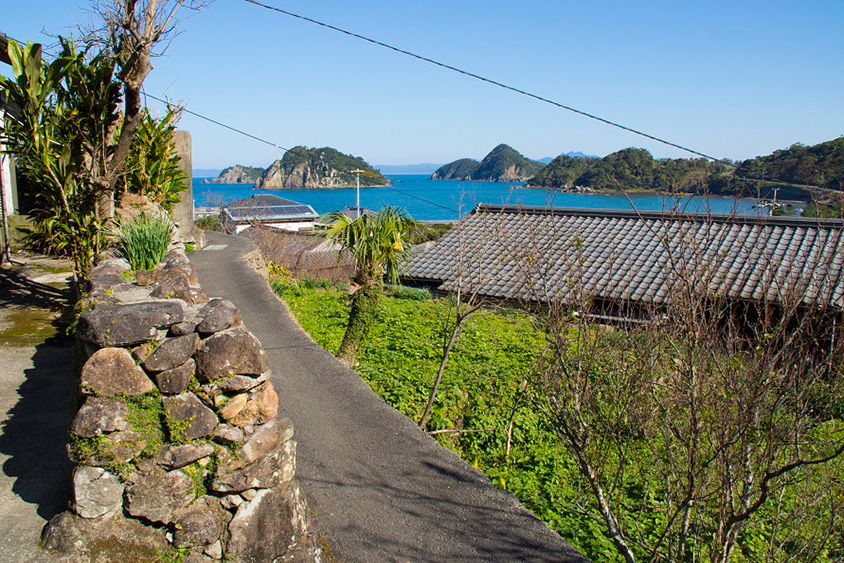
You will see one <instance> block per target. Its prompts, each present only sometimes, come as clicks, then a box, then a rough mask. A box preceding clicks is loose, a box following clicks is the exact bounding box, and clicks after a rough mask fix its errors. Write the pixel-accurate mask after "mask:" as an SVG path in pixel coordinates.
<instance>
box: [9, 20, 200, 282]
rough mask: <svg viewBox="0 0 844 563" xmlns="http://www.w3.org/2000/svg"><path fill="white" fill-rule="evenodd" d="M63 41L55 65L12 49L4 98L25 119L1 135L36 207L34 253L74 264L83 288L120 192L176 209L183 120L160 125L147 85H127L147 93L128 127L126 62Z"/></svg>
mask: <svg viewBox="0 0 844 563" xmlns="http://www.w3.org/2000/svg"><path fill="white" fill-rule="evenodd" d="M118 35H120V34H118ZM59 42H60V46H61V53H60V54H59V56H58V57H57V58H56V59H55V60H54V61H53V62H51V63H49V64H46V63H45V61H44V60H43V59H42V56H41V46H40V45H34V44H32V43H29V44H27V45H26V47H25V48H24V49H21V48H20V46H19V45H18V44H17V43H15V42H14V41H10V42H9V57H10V59H11V60H12V67H13V74H14V78H13V79H12V78H6V77H0V89H2V90H3V91H4V93H5V94H6V95H7V97H8V99H9V102H10V103H11V104H13V105H15V106H16V107H18V108H20V112H15V113H9V114H7V121H6V122H5V123H4V124H2V125H1V126H0V127H2V128H0V136H2V140H3V142H4V143H5V144H7V145H8V147H9V150H10V151H11V152H13V153H14V154H15V156H16V158H17V166H18V172H19V179H20V180H22V181H21V182H20V184H19V185H20V186H21V191H22V193H21V201H22V202H25V203H24V207H26V206H29V208H28V209H25V211H27V212H28V213H29V214H30V221H31V226H30V227H29V229H28V232H27V236H26V244H27V246H29V247H30V248H33V249H35V250H38V251H43V252H47V253H55V254H64V255H69V256H70V257H71V258H72V259H73V262H74V274H75V276H76V278H77V281H79V280H80V279H81V278H82V277H83V276H84V275H85V272H87V271H88V270H89V269H90V268H91V266H93V264H94V262H95V261H96V259H97V257H98V256H99V253H100V251H101V250H102V249H103V247H104V244H105V242H106V240H105V230H106V229H107V227H108V226H109V225H108V223H109V221H110V219H111V217H112V215H113V213H114V196H115V191H116V190H117V191H120V190H123V191H129V192H133V193H139V194H142V195H145V196H147V197H149V198H150V200H152V201H154V202H157V203H159V204H160V205H161V206H162V208H164V209H170V208H172V206H173V205H174V203H175V202H176V201H178V199H179V195H178V194H179V191H181V190H183V189H184V188H185V186H186V181H185V176H184V174H183V173H182V172H181V171H180V170H179V168H178V157H177V156H176V153H175V147H174V145H173V142H172V136H173V130H174V117H175V114H174V112H172V111H170V112H168V113H167V115H166V116H165V117H164V118H163V119H161V120H154V119H152V118H151V117H150V116H149V114H147V113H146V112H140V83H141V82H143V79H142V78H141V80H140V82H138V83H133V84H132V85H131V86H127V88H129V89H130V90H131V89H132V88H135V87H137V89H138V90H137V94H138V99H137V101H138V106H137V110H138V112H140V113H138V114H137V115H132V116H130V115H128V113H127V114H124V115H123V119H122V125H120V123H121V115H120V112H119V110H118V105H119V104H120V102H121V82H120V80H121V79H122V80H125V79H126V77H127V76H126V75H125V74H121V75H120V77H119V79H118V76H116V75H115V68H117V67H118V66H121V65H122V64H124V63H125V62H126V61H123V60H121V59H119V58H117V57H114V56H111V55H110V54H109V53H108V52H106V51H102V52H99V53H97V54H95V55H94V56H93V57H92V56H90V54H88V53H86V52H77V50H76V46H75V45H74V43H73V42H72V41H69V40H66V39H64V38H60V39H59ZM124 47H125V46H124ZM140 56H141V58H143V53H142V54H140ZM146 57H147V58H148V57H149V54H148V53H147V54H146ZM134 60H137V59H134ZM150 68H151V67H150ZM146 72H149V70H147V71H146ZM132 73H133V71H129V74H132ZM126 103H127V105H126V108H125V109H126V110H127V112H130V110H132V111H131V112H130V113H134V110H133V108H132V107H129V106H130V105H131V104H129V101H128V100H127V101H126ZM108 132H114V134H109V133H108ZM124 157H125V160H124ZM119 178H122V181H121V184H120V186H117V183H118V179H119ZM77 287H79V285H78V284H77Z"/></svg>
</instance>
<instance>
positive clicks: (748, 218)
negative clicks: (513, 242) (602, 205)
mask: <svg viewBox="0 0 844 563" xmlns="http://www.w3.org/2000/svg"><path fill="white" fill-rule="evenodd" d="M475 213H516V214H523V215H553V216H567V215H571V216H577V217H604V218H611V219H644V220H674V221H677V220H683V221H695V222H712V223H733V224H738V225H746V224H751V225H777V226H789V227H812V226H815V227H821V226H822V227H830V228H844V219H827V218H821V217H791V216H778V217H769V216H764V215H759V216H753V215H736V214H727V213H688V212H679V211H636V210H633V209H631V210H623V209H587V208H579V207H551V206H545V205H494V204H487V203H479V204H477V205H476V206H475V208H474V209H473V210H472V214H475Z"/></svg>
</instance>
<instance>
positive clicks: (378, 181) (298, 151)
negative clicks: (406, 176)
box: [203, 146, 389, 190]
mask: <svg viewBox="0 0 844 563" xmlns="http://www.w3.org/2000/svg"><path fill="white" fill-rule="evenodd" d="M353 170H362V171H363V172H362V173H361V174H360V185H361V187H367V188H369V187H376V186H386V185H388V184H389V182H388V180H387V179H386V178H385V177H384V176H383V175H382V174H381V172H379V171H378V170H376V169H374V168H373V167H372V166H371V165H370V164H369V163H367V162H366V161H365V160H364V159H362V158H361V157H359V156H352V155H350V154H344V153H342V152H340V151H338V150H337V149H333V148H331V147H323V148H308V147H302V146H298V147H293V148H292V149H290V150H289V151H287V152H286V153H284V156H283V157H282V158H280V159H279V160H276V161H275V162H273V163H272V164H270V166H269V167H267V168H266V169H264V168H253V167H249V166H241V165H240V164H237V165H235V166H231V167H229V168H226V169H225V170H223V171H222V172H221V173H220V175H219V176H218V177H216V178H214V179H213V180H205V181H203V183H205V184H253V185H254V187H255V189H263V190H274V189H301V188H313V189H316V188H352V187H354V186H355V174H354V173H353V172H352V171H353Z"/></svg>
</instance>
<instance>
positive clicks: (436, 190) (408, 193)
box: [193, 174, 760, 221]
mask: <svg viewBox="0 0 844 563" xmlns="http://www.w3.org/2000/svg"><path fill="white" fill-rule="evenodd" d="M389 178H390V180H391V181H392V185H391V186H389V187H381V188H361V190H360V204H361V206H362V207H367V208H369V209H373V210H375V211H378V210H380V209H382V208H384V207H386V206H388V205H392V206H394V207H402V208H404V209H405V210H406V211H407V212H408V213H409V214H410V215H411V217H413V218H414V219H417V220H420V221H450V220H455V219H458V218H459V217H460V216H462V215H465V214H467V213H469V212H471V211H472V209H473V208H474V207H475V205H476V204H478V203H490V204H507V205H553V206H555V207H575V208H580V209H617V210H630V209H636V210H638V211H683V212H687V213H728V214H738V215H757V214H759V213H760V211H759V210H757V209H753V205H754V204H755V203H757V200H754V199H734V198H729V197H716V196H707V197H698V196H688V195H685V196H666V195H655V194H629V195H625V194H573V193H562V192H558V191H554V190H543V189H536V188H526V187H525V184H524V183H517V182H516V183H514V182H461V181H456V180H436V181H434V180H431V179H430V176H428V175H425V174H402V175H394V176H389ZM202 180H203V178H194V180H193V200H194V204H195V205H196V207H208V206H218V205H223V204H226V203H229V202H231V201H234V200H237V199H242V198H245V197H249V196H250V195H253V194H259V193H269V194H275V195H278V196H280V197H283V198H286V199H291V200H293V201H296V202H299V203H306V204H308V205H310V206H311V207H313V208H314V210H315V211H316V212H317V213H320V214H322V213H328V212H329V211H339V210H341V209H343V208H344V207H349V206H353V205H355V189H354V188H334V189H284V190H255V189H252V186H251V185H250V184H203V183H202Z"/></svg>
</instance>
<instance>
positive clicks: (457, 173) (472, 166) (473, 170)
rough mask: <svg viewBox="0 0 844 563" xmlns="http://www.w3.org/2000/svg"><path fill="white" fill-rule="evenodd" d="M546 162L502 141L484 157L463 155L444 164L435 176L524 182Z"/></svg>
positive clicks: (436, 178)
mask: <svg viewBox="0 0 844 563" xmlns="http://www.w3.org/2000/svg"><path fill="white" fill-rule="evenodd" d="M544 166H545V165H544V164H542V163H541V162H537V161H535V160H530V159H529V158H526V157H525V156H524V155H522V154H521V153H520V152H519V151H517V150H515V149H514V148H512V147H510V146H509V145H505V144H500V145H498V146H497V147H495V148H494V149H492V151H490V153H489V154H488V155H486V156H485V157H484V159H483V160H481V161H480V162H478V161H477V160H474V159H471V158H461V159H459V160H455V161H454V162H450V163H448V164H446V165H444V166H442V167H440V168H439V169H438V170H437V171H436V172H434V174H433V175H432V176H431V179H432V180H463V181H474V182H524V181H527V180H528V179H529V178H532V177H533V176H535V175H536V173H537V172H539V171H540V170H542V168H543V167H544Z"/></svg>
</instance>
